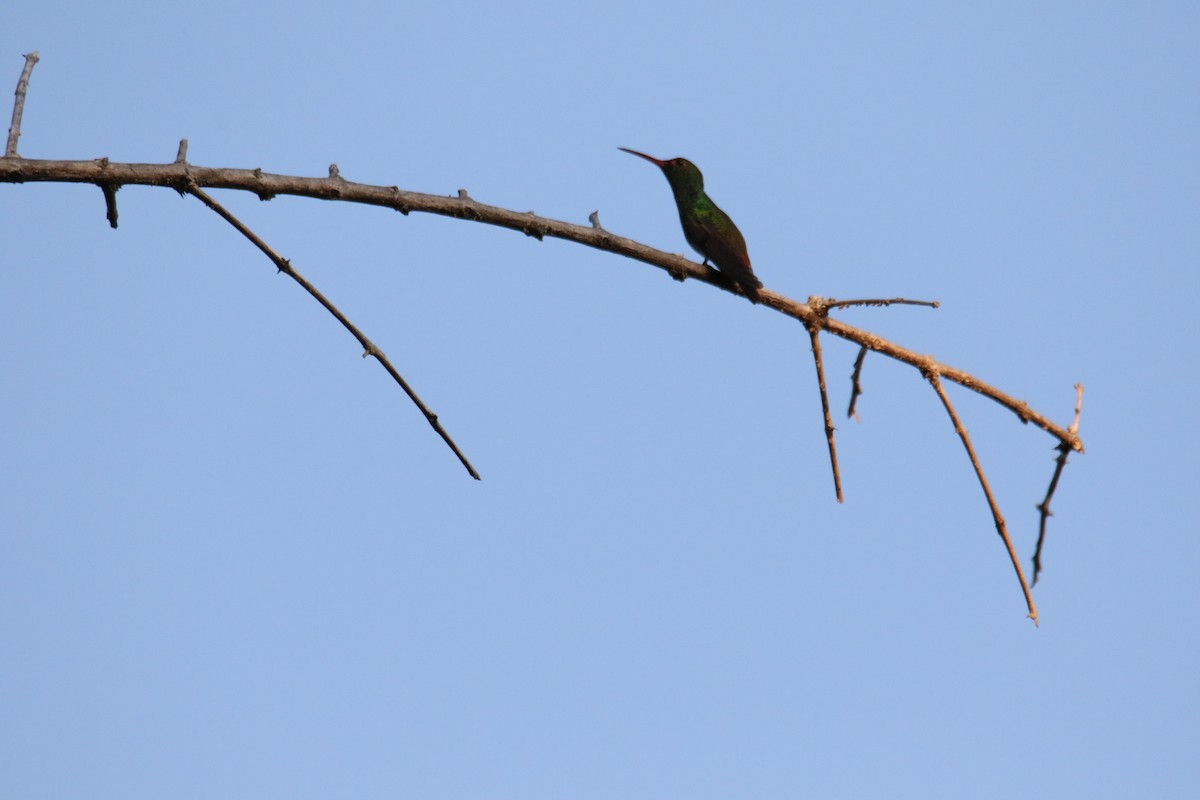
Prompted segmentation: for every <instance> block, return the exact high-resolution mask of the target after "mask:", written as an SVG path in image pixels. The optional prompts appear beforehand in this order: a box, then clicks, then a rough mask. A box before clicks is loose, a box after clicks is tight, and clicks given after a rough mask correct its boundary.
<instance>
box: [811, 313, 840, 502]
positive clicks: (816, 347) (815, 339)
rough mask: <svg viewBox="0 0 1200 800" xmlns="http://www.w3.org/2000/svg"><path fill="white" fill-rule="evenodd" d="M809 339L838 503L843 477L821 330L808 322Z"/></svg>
mask: <svg viewBox="0 0 1200 800" xmlns="http://www.w3.org/2000/svg"><path fill="white" fill-rule="evenodd" d="M805 327H806V328H808V337H809V339H810V340H811V341H812V354H813V364H815V365H816V368H817V386H818V387H820V389H821V410H822V411H824V413H825V440H826V442H828V444H829V465H830V466H831V467H832V468H833V488H834V491H835V492H837V501H838V502H839V503H841V502H843V499H842V476H841V474H840V473H839V472H838V460H837V448H836V447H835V446H834V444H833V430H834V428H833V417H832V416H830V414H829V394H828V392H826V391H825V365H824V364H823V363H822V361H821V340H820V333H821V328H820V326H819V325H817V324H816V323H812V322H806V323H805Z"/></svg>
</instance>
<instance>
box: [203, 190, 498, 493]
mask: <svg viewBox="0 0 1200 800" xmlns="http://www.w3.org/2000/svg"><path fill="white" fill-rule="evenodd" d="M183 189H184V191H186V192H188V193H189V194H192V195H194V196H195V197H196V198H198V199H199V200H200V202H202V203H204V205H206V206H208V207H209V208H211V209H212V210H213V211H215V212H217V214H218V215H219V216H220V217H221V218H222V219H224V220H225V221H226V222H228V223H229V224H230V225H232V226H233V227H234V228H236V229H237V230H238V232H239V233H241V234H242V235H243V236H245V237H246V238H247V239H249V240H250V241H251V242H252V243H253V244H254V246H255V247H257V248H258V249H259V250H261V251H262V252H263V253H264V254H265V255H266V256H267V258H269V259H271V261H272V262H273V263H274V264H275V266H276V267H278V268H279V271H280V272H283V273H286V274H287V275H288V277H290V278H291V279H292V280H294V281H295V282H296V283H298V284H300V286H301V287H302V288H303V289H304V291H306V292H308V293H309V294H310V295H312V297H313V299H315V300H316V301H317V302H318V303H320V304H321V305H323V306H325V310H326V311H328V312H329V313H330V314H333V316H334V317H335V318H336V319H337V321H338V322H340V323H342V327H344V328H345V329H346V330H348V331H350V333H351V334H352V335H353V336H354V338H355V339H358V341H359V344H361V345H362V347H363V358H366V357H367V356H374V357H375V360H376V361H378V362H379V363H380V364H381V365H382V366H383V368H384V369H385V370H387V373H388V374H389V375H391V376H392V379H393V380H395V381H396V383H397V384H399V385H400V388H401V389H403V390H404V393H405V394H407V395H408V397H409V399H410V400H412V401H413V403H414V404H415V405H416V406H417V408H419V409H420V410H421V413H422V414H424V415H425V419H426V420H428V422H429V424H430V425H431V426H432V427H433V429H434V430H435V431H437V433H438V435H439V436H441V437H442V440H443V441H445V442H446V444H447V445H448V446H449V447H450V449H451V450H452V451H454V455H456V456H458V460H459V461H461V462H462V465H463V466H464V467H466V468H467V472H469V473H470V474H471V477H472V478H474V479H475V480H480V477H479V473H478V472H476V471H475V467H473V466H471V462H470V461H468V460H467V457H466V456H465V455H463V452H462V451H461V450H459V449H458V445H457V444H455V443H454V440H453V439H451V438H450V434H448V433H446V429H445V428H443V427H442V425H441V423H440V422H438V417H437V414H435V413H433V412H432V411H430V410H429V408H428V407H427V406H426V405H425V403H423V402H422V401H421V398H420V397H418V396H417V393H416V392H414V391H413V390H412V387H411V386H409V385H408V382H407V381H405V380H404V378H403V377H401V376H400V373H399V372H397V371H396V368H395V367H393V366H392V362H391V361H388V358H387V356H386V355H384V354H383V351H382V350H380V349H379V348H378V347H376V346H375V344H374V343H373V342H372V341H371V340H370V339H368V338H367V337H366V335H365V334H364V333H363V332H362V331H360V330H359V329H358V328H357V327H356V326H355V325H354V323H352V322H351V321H350V320H349V319H347V318H346V315H345V314H343V313H342V312H341V311H340V310H338V308H337V306H335V305H334V304H333V303H331V302H330V301H329V299H328V298H326V297H325V295H323V294H321V292H320V291H318V290H317V288H316V287H315V286H313V285H312V284H311V283H309V282H308V280H307V279H305V277H304V276H303V275H301V274H300V273H299V272H297V271H296V269H295V268H294V267H293V266H292V265H291V262H289V261H288V260H287V259H286V258H283V257H282V256H280V255H279V254H278V253H276V252H275V251H274V250H272V249H271V247H270V245H268V244H267V243H266V242H264V241H263V240H262V239H260V238H259V237H258V236H257V235H256V234H255V233H254V232H253V231H252V230H250V229H249V228H247V227H246V226H245V225H244V224H242V222H241V220H239V219H238V218H237V217H235V216H234V215H233V214H231V213H229V211H227V210H226V209H225V207H224V206H222V205H221V204H220V203H218V202H217V201H216V200H214V199H213V198H212V197H210V196H209V195H208V193H206V192H205V191H204V190H203V189H201V188H200V187H199V186H197V185H196V184H195V183H194V182H192V181H188V182H186V183H185V184H184V186H183Z"/></svg>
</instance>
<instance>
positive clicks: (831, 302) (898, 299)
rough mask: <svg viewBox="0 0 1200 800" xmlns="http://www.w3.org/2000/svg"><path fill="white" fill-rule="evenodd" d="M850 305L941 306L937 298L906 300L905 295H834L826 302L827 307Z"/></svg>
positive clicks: (845, 306)
mask: <svg viewBox="0 0 1200 800" xmlns="http://www.w3.org/2000/svg"><path fill="white" fill-rule="evenodd" d="M849 306H925V307H926V308H941V307H942V304H941V303H940V302H938V301H937V300H905V299H904V298H903V297H893V298H891V299H890V300H834V299H833V298H832V297H831V298H829V300H827V301H826V302H825V308H847V307H849Z"/></svg>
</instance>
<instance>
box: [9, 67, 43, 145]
mask: <svg viewBox="0 0 1200 800" xmlns="http://www.w3.org/2000/svg"><path fill="white" fill-rule="evenodd" d="M37 62H38V54H37V50H34V51H33V52H32V53H26V54H25V68H24V69H23V70H21V77H20V78H18V79H17V90H16V91H15V92H14V93H13V94H15V95H16V96H17V99H16V100H14V101H13V113H12V124H10V125H9V126H8V144H7V145H5V147H4V157H5V158H20V156H18V155H17V139H20V138H21V116H22V115H23V114H24V113H25V92H26V91H27V90H28V89H29V76H30V74H31V73H32V72H33V65H34V64H36V63H37Z"/></svg>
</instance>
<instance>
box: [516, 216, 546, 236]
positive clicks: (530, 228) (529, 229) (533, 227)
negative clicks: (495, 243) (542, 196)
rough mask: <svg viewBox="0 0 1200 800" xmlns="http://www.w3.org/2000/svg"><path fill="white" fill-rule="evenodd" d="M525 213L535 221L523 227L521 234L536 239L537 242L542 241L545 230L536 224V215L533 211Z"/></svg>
mask: <svg viewBox="0 0 1200 800" xmlns="http://www.w3.org/2000/svg"><path fill="white" fill-rule="evenodd" d="M525 213H526V214H528V215H529V216H530V217H532V218H533V219H534V220H535V221H533V222H530V223H529V224H528V225H525V226H523V227H522V228H521V232H522V233H524V234H525V235H526V236H532V237H533V238H534V239H537V240H538V241H539V242H540V241H542V237H543V236H545V235H546V229H545V228H544V227H543V226H542V225H539V224H538V223H537V222H536V220H537V214H536V213H534V212H533V211H526V212H525Z"/></svg>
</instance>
